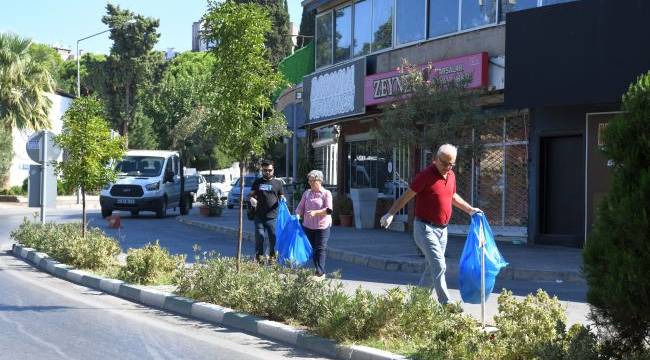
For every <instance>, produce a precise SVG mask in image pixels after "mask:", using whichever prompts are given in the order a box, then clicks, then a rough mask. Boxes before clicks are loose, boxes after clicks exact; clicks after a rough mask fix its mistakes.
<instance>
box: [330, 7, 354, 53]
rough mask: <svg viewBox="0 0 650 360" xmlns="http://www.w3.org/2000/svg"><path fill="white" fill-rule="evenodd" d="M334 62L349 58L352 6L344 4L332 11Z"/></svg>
mask: <svg viewBox="0 0 650 360" xmlns="http://www.w3.org/2000/svg"><path fill="white" fill-rule="evenodd" d="M334 14H335V15H336V18H335V23H334V41H335V45H334V62H339V61H343V60H347V59H349V58H350V48H351V45H352V6H345V7H342V8H340V9H337V10H336V11H334Z"/></svg>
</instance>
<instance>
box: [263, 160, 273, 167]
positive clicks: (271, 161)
mask: <svg viewBox="0 0 650 360" xmlns="http://www.w3.org/2000/svg"><path fill="white" fill-rule="evenodd" d="M268 166H273V160H262V167H268Z"/></svg>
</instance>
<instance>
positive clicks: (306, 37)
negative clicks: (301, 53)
mask: <svg viewBox="0 0 650 360" xmlns="http://www.w3.org/2000/svg"><path fill="white" fill-rule="evenodd" d="M315 22H316V9H314V10H307V8H305V7H304V6H303V8H302V17H301V18H300V30H298V35H300V36H298V42H297V44H298V47H299V48H301V47H303V46H305V45H307V44H308V43H309V42H310V41H312V40H314V36H315V35H316V32H315V31H314V29H315V28H316V23H315Z"/></svg>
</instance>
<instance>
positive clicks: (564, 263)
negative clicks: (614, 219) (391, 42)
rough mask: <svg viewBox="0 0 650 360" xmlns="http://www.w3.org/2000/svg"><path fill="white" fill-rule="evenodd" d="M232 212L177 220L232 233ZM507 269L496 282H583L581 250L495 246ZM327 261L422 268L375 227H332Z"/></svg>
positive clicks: (411, 252)
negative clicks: (505, 262) (499, 280)
mask: <svg viewBox="0 0 650 360" xmlns="http://www.w3.org/2000/svg"><path fill="white" fill-rule="evenodd" d="M237 215H238V213H237V211H236V210H229V209H224V211H223V215H222V216H221V217H204V216H200V215H199V214H198V212H197V211H192V213H190V214H189V215H186V216H180V217H178V218H177V219H178V221H180V222H182V223H185V224H188V225H193V226H198V227H202V228H205V229H210V230H213V231H217V232H221V233H226V234H231V235H233V236H236V235H237V221H238V219H237ZM252 229H253V222H252V221H250V220H248V219H246V216H245V214H244V239H246V240H249V241H253V232H252ZM464 245H465V238H464V237H462V236H455V235H452V236H450V237H449V241H448V243H447V252H446V258H447V273H449V274H456V273H458V261H459V259H460V255H461V253H462V251H463V246H464ZM497 246H498V247H499V250H500V251H501V254H502V255H503V257H504V258H505V259H506V261H508V263H509V265H508V266H507V267H506V268H505V269H503V270H502V271H501V273H500V274H499V277H500V278H503V279H513V280H542V281H580V282H582V281H584V279H583V278H582V275H581V273H580V267H581V266H582V251H581V250H580V249H573V248H566V247H555V246H531V245H515V244H512V243H508V242H503V241H500V242H498V243H497ZM328 257H329V258H330V259H335V260H341V261H345V262H349V263H354V264H358V265H363V266H368V267H371V268H375V269H380V270H387V271H402V272H409V273H420V272H422V271H423V269H424V257H421V256H420V255H419V253H418V249H417V248H416V246H415V243H414V242H413V240H412V237H411V234H410V233H402V232H394V231H385V230H380V229H368V230H357V229H355V228H348V227H340V226H334V227H332V233H331V236H330V239H329V243H328Z"/></svg>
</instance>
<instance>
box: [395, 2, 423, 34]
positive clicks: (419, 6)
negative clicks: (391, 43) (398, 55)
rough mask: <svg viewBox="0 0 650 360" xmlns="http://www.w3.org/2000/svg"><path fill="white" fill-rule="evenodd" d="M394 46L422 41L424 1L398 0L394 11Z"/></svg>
mask: <svg viewBox="0 0 650 360" xmlns="http://www.w3.org/2000/svg"><path fill="white" fill-rule="evenodd" d="M395 13H396V15H395V42H396V45H401V44H407V43H410V42H414V41H418V40H422V39H424V36H425V26H426V3H425V0H399V1H396V9H395Z"/></svg>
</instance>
